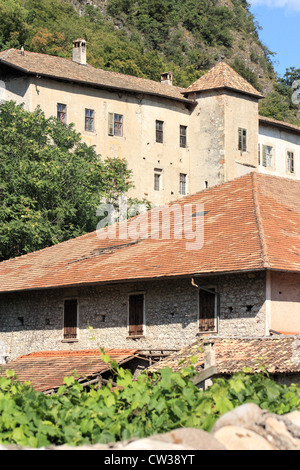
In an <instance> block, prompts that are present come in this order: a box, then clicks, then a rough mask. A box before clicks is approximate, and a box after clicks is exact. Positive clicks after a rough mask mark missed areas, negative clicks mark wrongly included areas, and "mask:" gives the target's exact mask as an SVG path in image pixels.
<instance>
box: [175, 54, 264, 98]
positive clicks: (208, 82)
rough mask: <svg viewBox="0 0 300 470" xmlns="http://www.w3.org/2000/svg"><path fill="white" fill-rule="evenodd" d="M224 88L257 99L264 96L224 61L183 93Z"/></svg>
mask: <svg viewBox="0 0 300 470" xmlns="http://www.w3.org/2000/svg"><path fill="white" fill-rule="evenodd" d="M222 88H227V89H231V90H235V91H238V92H240V93H245V94H247V95H251V96H255V97H257V98H263V95H262V94H261V93H260V92H259V91H257V90H256V89H255V88H254V87H253V86H252V85H251V84H250V83H249V82H247V80H245V79H244V78H243V77H242V76H241V75H239V74H238V73H237V72H236V71H235V70H233V68H232V67H230V65H228V64H227V63H226V62H224V61H221V62H218V64H217V65H215V66H214V67H213V68H212V69H210V70H209V71H208V72H207V73H206V74H204V75H203V76H202V77H200V78H199V79H198V80H196V81H195V82H194V83H192V84H191V85H190V86H189V87H188V88H186V89H185V90H184V92H183V93H184V94H186V93H194V92H201V91H206V90H215V89H222Z"/></svg>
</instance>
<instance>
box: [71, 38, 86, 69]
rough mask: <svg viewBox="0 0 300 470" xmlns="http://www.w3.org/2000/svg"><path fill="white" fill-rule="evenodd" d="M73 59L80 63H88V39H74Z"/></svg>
mask: <svg viewBox="0 0 300 470" xmlns="http://www.w3.org/2000/svg"><path fill="white" fill-rule="evenodd" d="M72 59H73V61H74V62H77V64H80V65H86V41H85V39H76V40H75V41H73V50H72Z"/></svg>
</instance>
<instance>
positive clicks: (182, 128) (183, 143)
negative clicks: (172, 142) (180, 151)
mask: <svg viewBox="0 0 300 470" xmlns="http://www.w3.org/2000/svg"><path fill="white" fill-rule="evenodd" d="M179 135H180V136H179V145H180V147H182V148H186V142H187V140H186V135H187V126H179Z"/></svg>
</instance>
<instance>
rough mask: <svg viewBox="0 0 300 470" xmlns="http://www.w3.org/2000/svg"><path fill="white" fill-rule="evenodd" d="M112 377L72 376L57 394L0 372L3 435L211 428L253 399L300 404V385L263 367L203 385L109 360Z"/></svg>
mask: <svg viewBox="0 0 300 470" xmlns="http://www.w3.org/2000/svg"><path fill="white" fill-rule="evenodd" d="M112 368H113V372H114V380H116V381H117V385H118V387H113V386H112V384H110V383H109V384H108V385H102V387H101V388H100V389H96V388H92V389H84V388H83V387H82V385H80V383H78V382H77V381H76V379H75V378H74V377H69V378H65V384H64V385H63V386H61V387H60V389H59V390H58V392H57V393H56V394H52V395H45V394H43V393H41V392H36V391H34V390H33V389H32V387H31V385H30V384H29V383H25V384H21V383H20V382H19V381H18V379H17V377H16V376H15V374H14V373H13V372H12V371H9V370H8V371H6V374H3V376H2V377H0V442H1V443H3V444H18V445H21V446H27V447H41V446H47V445H50V444H52V445H62V444H69V445H72V446H78V445H83V444H94V443H108V442H115V441H119V440H124V439H129V438H131V437H147V436H150V435H153V434H155V433H162V432H167V431H170V430H172V429H175V428H178V427H195V428H200V429H204V430H206V431H210V430H211V428H212V426H213V424H214V423H215V421H216V420H217V418H218V417H219V416H221V415H222V414H224V413H226V412H227V411H230V410H232V409H233V408H235V407H237V406H239V405H241V404H243V403H246V402H252V403H256V404H257V405H259V406H260V407H261V408H263V409H266V410H268V411H270V412H272V413H277V414H285V413H288V412H290V411H293V410H296V409H298V410H299V409H300V389H299V387H297V386H294V385H292V386H290V387H287V386H285V385H278V384H276V383H275V382H273V381H272V380H271V379H270V378H268V377H267V376H266V375H263V374H256V375H247V374H245V373H240V374H236V375H234V376H233V377H232V378H230V379H217V380H215V382H214V383H213V385H212V386H211V387H210V388H208V389H207V390H206V391H201V390H198V388H197V387H196V386H194V385H193V382H192V381H191V378H192V377H193V376H194V374H195V372H194V370H193V368H189V369H183V370H182V372H181V373H179V372H172V371H171V369H169V368H165V369H163V370H162V371H161V372H160V375H156V374H155V375H153V376H152V377H151V376H148V375H147V374H146V373H142V374H141V375H140V376H139V377H138V378H137V379H136V380H133V377H132V374H131V373H130V371H129V370H125V369H122V368H119V367H118V366H117V365H116V364H114V363H112Z"/></svg>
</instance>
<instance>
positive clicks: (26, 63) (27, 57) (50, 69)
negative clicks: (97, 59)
mask: <svg viewBox="0 0 300 470" xmlns="http://www.w3.org/2000/svg"><path fill="white" fill-rule="evenodd" d="M0 63H2V64H4V65H6V66H9V67H12V68H14V69H17V70H19V71H21V72H23V73H25V74H29V75H35V76H40V77H48V78H54V79H57V80H65V81H66V80H67V81H71V82H72V83H80V84H83V85H89V86H94V87H100V88H106V89H113V90H122V91H126V90H127V91H129V92H134V93H143V94H150V95H156V96H160V97H165V98H169V99H172V100H177V101H183V102H186V103H193V101H191V100H189V99H186V98H185V97H184V96H183V94H182V91H183V88H179V87H175V86H170V85H166V84H162V83H160V82H156V81H153V80H148V79H145V78H139V77H134V76H131V75H124V74H121V73H117V72H111V71H107V70H101V69H98V68H95V67H92V66H91V65H88V64H87V65H81V64H78V63H77V62H74V61H73V60H71V59H66V58H63V57H57V56H51V55H47V54H40V53H36V52H29V51H25V53H24V55H22V54H21V51H20V50H17V49H8V50H6V51H3V52H0Z"/></svg>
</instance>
